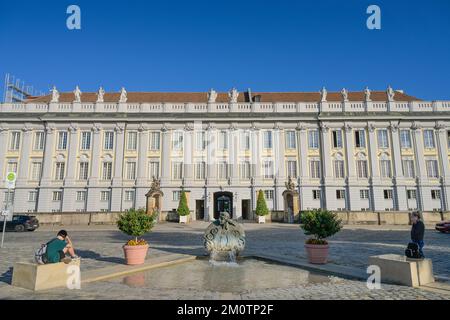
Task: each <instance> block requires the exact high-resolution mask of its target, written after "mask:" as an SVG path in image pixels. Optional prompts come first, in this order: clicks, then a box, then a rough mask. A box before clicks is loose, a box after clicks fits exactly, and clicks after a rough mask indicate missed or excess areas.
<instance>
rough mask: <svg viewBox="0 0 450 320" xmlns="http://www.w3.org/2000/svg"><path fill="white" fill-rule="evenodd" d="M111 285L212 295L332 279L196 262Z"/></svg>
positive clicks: (248, 264) (251, 263)
mask: <svg viewBox="0 0 450 320" xmlns="http://www.w3.org/2000/svg"><path fill="white" fill-rule="evenodd" d="M108 281H112V282H116V283H121V284H123V285H124V286H127V287H141V288H153V289H161V290H171V289H178V288H191V289H197V290H202V291H212V292H232V293H242V292H246V291H253V290H257V289H270V288H289V287H297V286H302V285H307V284H314V283H323V282H329V281H330V278H329V277H327V276H324V275H320V274H315V273H311V272H309V271H306V270H302V269H299V268H295V267H290V266H286V265H281V264H275V263H270V262H266V261H260V260H257V259H242V260H240V261H239V262H238V263H225V262H210V261H208V260H204V259H197V260H194V261H191V262H186V263H182V264H178V265H173V266H168V267H162V268H156V269H152V270H149V271H144V272H140V273H135V274H132V275H128V276H125V277H121V278H115V279H110V280H108Z"/></svg>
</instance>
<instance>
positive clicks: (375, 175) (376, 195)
mask: <svg viewBox="0 0 450 320" xmlns="http://www.w3.org/2000/svg"><path fill="white" fill-rule="evenodd" d="M369 161H370V185H371V189H370V191H371V192H370V203H371V209H372V210H384V206H383V201H382V197H383V194H382V193H383V191H382V187H381V178H380V166H379V164H378V143H377V137H376V127H375V125H374V124H373V123H369Z"/></svg>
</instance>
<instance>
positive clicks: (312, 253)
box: [305, 244, 329, 264]
mask: <svg viewBox="0 0 450 320" xmlns="http://www.w3.org/2000/svg"><path fill="white" fill-rule="evenodd" d="M328 248H329V246H328V245H327V244H305V249H306V254H307V256H308V261H309V263H314V264H325V263H327V260H328Z"/></svg>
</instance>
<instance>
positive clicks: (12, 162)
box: [6, 160, 17, 173]
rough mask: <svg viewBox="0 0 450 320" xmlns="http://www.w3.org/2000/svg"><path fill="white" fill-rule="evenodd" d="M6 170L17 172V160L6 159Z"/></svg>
mask: <svg viewBox="0 0 450 320" xmlns="http://www.w3.org/2000/svg"><path fill="white" fill-rule="evenodd" d="M6 172H14V173H17V160H10V161H8V165H7V167H6Z"/></svg>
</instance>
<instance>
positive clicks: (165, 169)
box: [161, 127, 172, 186]
mask: <svg viewBox="0 0 450 320" xmlns="http://www.w3.org/2000/svg"><path fill="white" fill-rule="evenodd" d="M161 135H162V145H161V147H162V148H161V186H167V185H168V184H169V183H170V181H171V177H170V163H171V153H172V146H171V143H170V141H171V140H170V137H171V131H170V130H169V129H168V128H167V127H164V128H163V130H162V134H161Z"/></svg>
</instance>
